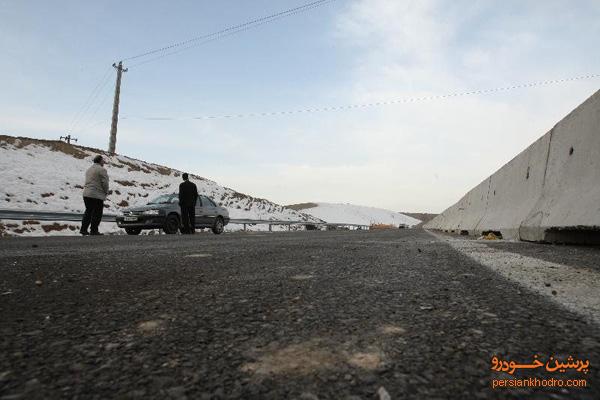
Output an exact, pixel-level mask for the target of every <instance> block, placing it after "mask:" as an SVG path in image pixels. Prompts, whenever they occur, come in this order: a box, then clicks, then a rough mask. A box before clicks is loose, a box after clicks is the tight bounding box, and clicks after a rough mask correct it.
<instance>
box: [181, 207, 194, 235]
mask: <svg viewBox="0 0 600 400" xmlns="http://www.w3.org/2000/svg"><path fill="white" fill-rule="evenodd" d="M181 219H182V220H183V221H182V222H183V233H196V230H195V228H196V224H195V221H196V209H195V207H194V206H191V207H190V206H181Z"/></svg>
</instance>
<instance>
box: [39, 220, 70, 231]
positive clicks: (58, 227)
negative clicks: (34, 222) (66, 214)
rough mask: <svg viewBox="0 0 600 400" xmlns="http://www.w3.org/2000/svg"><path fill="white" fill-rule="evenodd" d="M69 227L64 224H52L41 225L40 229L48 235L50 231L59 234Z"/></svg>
mask: <svg viewBox="0 0 600 400" xmlns="http://www.w3.org/2000/svg"><path fill="white" fill-rule="evenodd" d="M68 228H69V226H68V225H66V224H59V223H58V222H55V223H53V224H52V225H42V229H43V230H44V232H46V233H49V232H52V231H56V232H60V231H64V230H65V229H68Z"/></svg>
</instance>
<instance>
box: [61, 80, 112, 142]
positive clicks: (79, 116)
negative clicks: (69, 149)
mask: <svg viewBox="0 0 600 400" xmlns="http://www.w3.org/2000/svg"><path fill="white" fill-rule="evenodd" d="M109 73H110V68H108V69H107V70H106V72H105V73H104V75H102V78H100V81H98V83H97V84H96V86H95V87H94V88H93V89H92V91H91V92H90V94H89V95H88V97H87V98H86V100H85V102H83V104H82V105H81V107H79V109H78V110H77V112H76V113H75V115H73V118H72V119H71V122H70V123H69V125H68V129H67V132H70V131H73V130H75V128H76V127H77V125H78V124H80V123H81V121H82V120H83V119H84V116H85V113H86V112H88V111H89V109H90V108H91V107H92V105H93V103H94V102H95V101H96V99H97V98H98V95H99V94H100V92H101V91H102V90H103V89H104V87H105V86H106V84H107V82H108V77H109Z"/></svg>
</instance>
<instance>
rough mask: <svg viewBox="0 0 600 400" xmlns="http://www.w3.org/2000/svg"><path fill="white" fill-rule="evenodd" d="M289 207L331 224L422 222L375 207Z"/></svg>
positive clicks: (327, 205) (306, 205)
mask: <svg viewBox="0 0 600 400" xmlns="http://www.w3.org/2000/svg"><path fill="white" fill-rule="evenodd" d="M287 207H288V208H291V209H294V210H297V211H302V212H303V213H305V214H310V215H312V216H313V217H316V218H319V219H322V220H323V221H326V222H330V223H350V224H361V225H372V224H386V225H395V226H399V225H400V224H406V225H408V226H414V225H417V224H419V223H420V222H421V221H420V220H418V219H416V218H412V217H409V216H407V215H404V214H401V213H399V212H395V211H390V210H385V209H382V208H375V207H366V206H355V205H352V204H332V203H302V204H295V205H291V206H287Z"/></svg>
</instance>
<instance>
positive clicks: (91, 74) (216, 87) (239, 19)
mask: <svg viewBox="0 0 600 400" xmlns="http://www.w3.org/2000/svg"><path fill="white" fill-rule="evenodd" d="M306 2H308V0H305V1H291V0H278V1H274V0H272V1H267V0H253V1H247V0H246V1H244V0H225V1H219V2H215V1H170V2H166V1H141V0H140V1H94V2H92V1H74V0H73V1H52V2H49V1H25V0H24V1H16V0H14V1H6V0H0V51H2V54H3V57H2V62H1V63H0V73H1V74H2V77H3V78H2V80H1V81H0V85H1V86H0V87H1V92H2V96H0V133H3V134H9V135H17V136H30V137H36V138H46V139H57V138H58V137H59V136H61V135H64V134H65V132H67V130H68V129H69V128H70V127H72V125H73V124H72V121H73V118H74V117H75V115H76V113H77V112H78V111H79V110H80V108H81V106H82V105H83V104H84V102H85V101H86V99H87V98H88V96H89V94H90V92H92V89H94V88H95V87H96V85H97V84H98V83H104V84H102V85H101V86H100V88H101V90H100V91H99V92H98V96H97V97H94V98H93V99H94V101H93V102H92V103H91V106H90V107H89V109H85V110H84V111H85V112H84V113H83V114H82V115H81V118H79V117H78V118H77V119H76V121H75V122H76V124H75V129H74V132H73V133H74V134H75V136H77V137H78V138H79V140H80V142H79V143H80V144H83V145H86V146H91V147H99V148H106V147H107V143H108V133H109V129H110V112H111V105H112V91H113V89H114V72H113V71H111V69H112V68H110V65H111V64H112V63H113V62H115V61H118V60H119V59H122V58H126V57H129V56H132V55H135V54H138V53H141V52H144V51H146V50H151V49H154V48H157V47H162V46H164V45H168V44H171V43H173V42H178V41H182V40H186V39H189V38H191V37H195V36H199V35H203V34H207V33H212V32H214V31H218V30H220V29H222V28H224V27H227V26H231V25H236V24H238V23H243V22H246V21H248V20H252V19H255V18H257V17H261V16H264V15H269V14H272V13H275V12H279V11H282V10H285V9H289V8H292V7H296V6H299V5H302V4H304V3H306ZM598 38H600V2H599V1H543V2H541V1H533V0H532V1H477V2H473V1H434V0H423V1H400V0H395V1H394V0H337V1H334V2H331V3H329V4H326V5H324V6H322V7H319V8H316V9H313V10H310V11H307V12H305V13H300V14H298V15H294V16H291V17H289V18H284V19H281V20H277V21H274V22H272V23H269V24H265V25H262V26H260V27H257V28H256V29H251V30H249V31H246V32H242V33H240V34H236V35H232V36H229V37H225V38H223V39H222V40H217V41H214V42H211V43H208V44H204V45H200V46H197V47H195V48H193V49H190V50H187V51H184V52H181V53H179V54H176V55H173V56H170V57H166V58H163V59H161V60H158V61H155V62H151V63H148V64H145V65H140V66H137V67H135V66H134V65H135V63H136V62H137V61H138V60H131V62H126V64H125V66H126V67H127V66H132V65H133V66H132V67H131V68H130V70H129V72H127V73H126V74H124V77H123V87H122V103H121V113H120V115H121V117H122V120H121V121H120V125H119V135H118V141H117V151H118V152H119V153H121V154H125V155H129V156H132V157H136V158H140V159H144V160H146V161H151V162H155V163H159V164H164V165H169V166H173V167H176V168H180V169H184V170H187V171H190V172H193V173H196V174H199V175H201V176H204V177H206V178H209V179H213V180H215V181H217V182H218V183H220V184H222V185H225V186H229V187H232V188H234V189H236V190H239V191H243V192H246V193H249V194H251V195H255V196H258V197H265V198H268V199H270V200H273V201H276V202H279V203H283V204H288V203H295V202H304V201H329V202H349V203H355V204H361V205H370V206H379V207H384V208H389V209H393V210H397V211H401V210H405V211H434V212H439V211H442V210H443V209H444V208H445V207H447V206H449V205H451V204H452V203H454V202H455V201H456V200H458V198H459V197H461V196H462V195H463V194H464V193H465V192H466V191H467V190H469V189H470V188H472V187H473V186H475V185H476V184H477V183H479V182H480V181H481V180H483V179H484V178H485V177H486V176H488V175H489V174H491V173H492V172H494V171H495V170H496V169H498V168H499V167H500V166H501V165H502V164H503V163H505V162H507V161H508V160H510V159H511V158H512V157H514V156H515V155H516V154H517V153H518V152H519V151H521V150H523V149H524V148H525V147H527V146H528V145H529V144H530V143H531V142H533V141H534V140H535V139H536V138H537V137H539V136H541V135H542V134H544V133H545V132H546V131H547V130H549V129H550V128H551V127H552V126H553V124H554V123H556V122H558V121H559V120H560V119H561V118H562V117H564V116H565V115H566V114H567V113H568V112H569V111H570V110H572V109H573V108H575V107H576V106H577V105H578V104H580V103H581V102H582V101H584V100H585V99H586V98H587V97H589V96H590V95H592V94H593V93H594V92H595V91H596V90H598V89H599V88H600V79H598V78H596V79H589V80H582V81H578V82H572V83H564V84H559V85H552V86H546V87H538V88H531V89H520V90H515V91H511V92H505V93H500V94H493V95H491V94H490V95H478V96H469V97H461V98H454V99H448V100H438V101H428V102H415V103H410V104H396V105H388V106H382V107H377V108H369V109H355V110H351V111H338V112H327V113H313V114H297V115H291V116H275V117H256V118H241V119H215V120H190V119H187V118H189V117H194V116H213V115H227V114H247V113H253V112H269V111H286V110H296V109H304V108H312V107H327V106H336V105H347V104H360V103H371V102H376V101H389V100H395V99H402V98H410V97H414V96H423V95H438V94H446V93H451V92H455V91H459V92H462V91H470V90H475V89H488V88H494V87H503V86H507V85H512V84H520V83H527V82H532V81H540V80H548V79H560V78H569V77H575V76H579V75H586V74H597V73H600V55H599V52H598V50H597V47H598ZM103 77H106V79H105V80H104V81H103V80H102V78H103ZM153 116H161V117H163V116H164V117H174V118H181V120H177V121H145V120H141V119H137V118H138V117H153Z"/></svg>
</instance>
